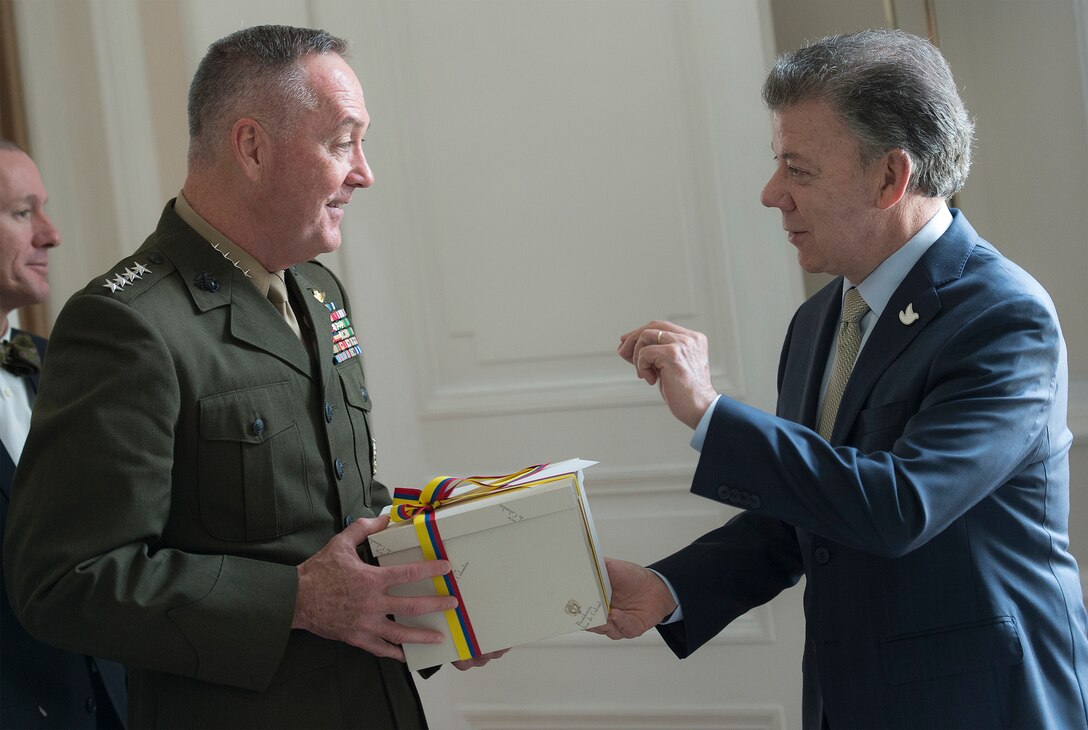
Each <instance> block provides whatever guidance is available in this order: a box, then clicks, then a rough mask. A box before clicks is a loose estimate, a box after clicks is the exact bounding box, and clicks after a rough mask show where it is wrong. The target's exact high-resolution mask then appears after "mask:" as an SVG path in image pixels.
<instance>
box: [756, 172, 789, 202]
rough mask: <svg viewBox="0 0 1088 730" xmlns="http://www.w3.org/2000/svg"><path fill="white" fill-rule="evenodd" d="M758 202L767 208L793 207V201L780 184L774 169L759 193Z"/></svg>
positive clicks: (777, 173) (779, 176)
mask: <svg viewBox="0 0 1088 730" xmlns="http://www.w3.org/2000/svg"><path fill="white" fill-rule="evenodd" d="M759 202H760V203H762V204H763V205H765V206H766V207H768V208H780V209H782V210H787V209H790V208H792V207H793V201H792V199H791V198H790V196H789V193H787V192H786V189H785V187H784V186H783V185H782V181H781V175H780V174H779V172H778V171H775V173H774V174H773V175H771V179H770V180H768V181H767V184H766V185H764V186H763V191H762V192H761V193H760V194H759Z"/></svg>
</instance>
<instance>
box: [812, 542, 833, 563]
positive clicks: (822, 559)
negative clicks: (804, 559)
mask: <svg viewBox="0 0 1088 730" xmlns="http://www.w3.org/2000/svg"><path fill="white" fill-rule="evenodd" d="M814 556H815V558H816V562H817V563H819V564H820V565H826V564H827V561H829V560H831V551H830V550H828V549H827V548H825V547H824V546H823V545H821V546H820V547H818V548H816V552H815V554H814Z"/></svg>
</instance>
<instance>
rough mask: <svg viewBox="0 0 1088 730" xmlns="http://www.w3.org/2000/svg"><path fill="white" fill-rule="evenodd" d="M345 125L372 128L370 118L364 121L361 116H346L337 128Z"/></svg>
mask: <svg viewBox="0 0 1088 730" xmlns="http://www.w3.org/2000/svg"><path fill="white" fill-rule="evenodd" d="M344 127H362V128H363V129H370V120H369V119H367V120H366V121H363V120H362V119H359V117H354V116H347V117H344V118H343V119H342V120H341V121H340V122H339V123H338V124H337V125H336V128H337V129H343V128H344Z"/></svg>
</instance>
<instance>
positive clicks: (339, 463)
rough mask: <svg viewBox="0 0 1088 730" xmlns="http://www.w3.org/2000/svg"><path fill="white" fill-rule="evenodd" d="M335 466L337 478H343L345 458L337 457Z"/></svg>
mask: <svg viewBox="0 0 1088 730" xmlns="http://www.w3.org/2000/svg"><path fill="white" fill-rule="evenodd" d="M334 466H335V467H336V478H337V479H343V478H344V460H343V459H337V460H336V462H335V463H334Z"/></svg>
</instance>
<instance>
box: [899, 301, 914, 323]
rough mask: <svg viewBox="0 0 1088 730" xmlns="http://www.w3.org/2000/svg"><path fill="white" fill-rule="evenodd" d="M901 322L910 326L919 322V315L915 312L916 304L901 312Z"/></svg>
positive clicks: (909, 305)
mask: <svg viewBox="0 0 1088 730" xmlns="http://www.w3.org/2000/svg"><path fill="white" fill-rule="evenodd" d="M899 321H900V322H902V323H903V324H905V325H908V326H909V325H912V324H914V323H915V322H917V321H918V313H917V312H915V311H914V302H911V303H910V304H908V305H907V308H906V309H900V310H899Z"/></svg>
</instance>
